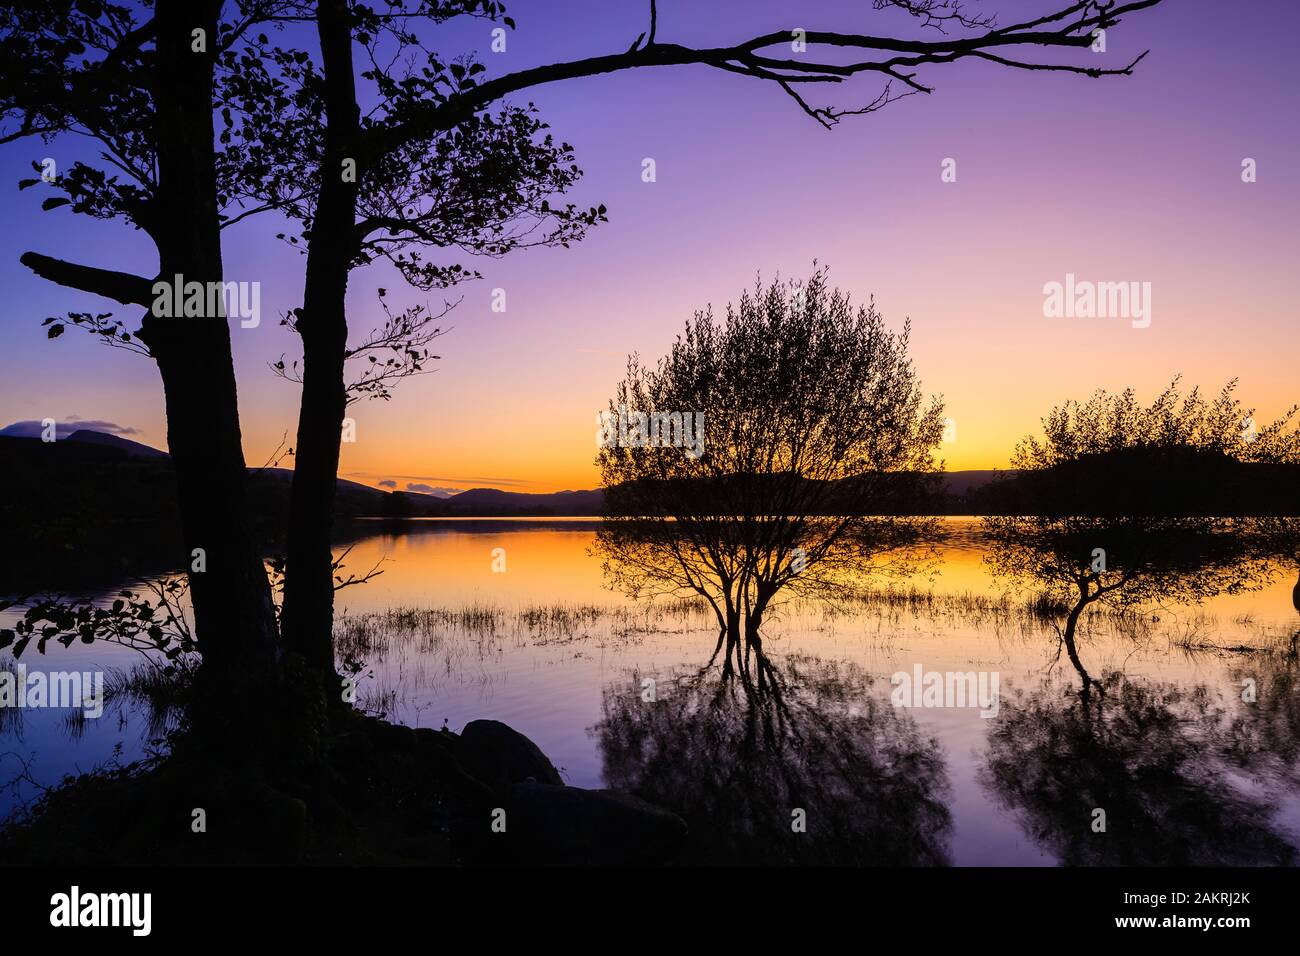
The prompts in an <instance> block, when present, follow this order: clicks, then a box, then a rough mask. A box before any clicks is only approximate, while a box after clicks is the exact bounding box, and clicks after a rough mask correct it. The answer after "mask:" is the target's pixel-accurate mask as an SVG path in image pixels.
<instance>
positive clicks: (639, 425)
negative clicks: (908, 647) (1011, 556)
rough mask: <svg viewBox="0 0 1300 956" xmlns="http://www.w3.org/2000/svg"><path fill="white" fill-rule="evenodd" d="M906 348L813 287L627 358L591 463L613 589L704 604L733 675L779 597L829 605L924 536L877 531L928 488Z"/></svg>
mask: <svg viewBox="0 0 1300 956" xmlns="http://www.w3.org/2000/svg"><path fill="white" fill-rule="evenodd" d="M907 346H908V328H907V327H906V326H904V329H903V331H902V332H899V333H896V332H891V331H889V330H888V329H887V328H886V327H885V324H884V320H883V318H882V317H881V315H880V313H878V312H877V311H876V309H875V306H874V305H866V306H857V307H855V306H854V305H853V304H852V303H851V302H850V301H849V298H848V296H846V295H845V294H843V293H841V292H839V291H838V290H834V291H832V290H831V289H829V288H828V287H827V285H826V273H825V270H824V269H822V270H818V271H816V272H814V273H813V275H812V277H811V278H810V279H809V280H808V282H807V283H806V284H805V285H795V284H780V283H772V284H770V285H768V286H767V287H766V288H764V287H763V286H761V285H759V286H756V288H755V290H754V291H753V292H752V293H749V292H747V293H745V294H744V295H743V296H742V297H741V299H740V301H739V303H738V304H737V305H735V306H734V307H732V306H728V309H727V314H726V318H725V319H724V320H723V321H721V322H718V321H716V320H715V319H714V317H713V315H712V313H711V312H699V313H696V315H695V317H694V318H693V319H692V320H690V321H688V322H687V324H686V329H685V331H684V332H683V334H682V335H681V336H679V337H678V339H677V340H676V342H674V344H673V347H672V349H671V351H670V352H669V354H668V356H667V357H665V358H664V359H662V360H660V362H659V363H658V365H657V366H656V367H654V368H646V367H644V366H642V365H641V364H640V362H639V360H638V359H637V358H636V357H635V356H634V357H632V358H631V359H630V360H629V362H628V372H627V377H626V378H625V379H624V380H623V381H622V382H621V383H619V385H618V389H617V392H616V395H615V397H614V399H612V400H611V402H610V410H609V412H608V413H606V414H607V416H608V417H607V418H606V423H607V428H608V429H609V434H608V435H607V436H605V437H606V441H605V446H606V447H603V448H602V449H601V451H600V453H599V455H598V457H597V464H598V465H599V466H600V470H601V482H602V484H603V485H604V486H605V503H606V512H607V514H606V520H605V522H604V523H603V524H602V526H601V528H600V530H599V531H598V532H597V543H598V548H599V549H600V551H601V553H602V554H603V555H604V556H605V559H606V560H605V570H606V573H607V575H608V577H609V578H610V580H611V581H612V582H613V584H614V585H615V586H617V587H619V588H621V589H623V590H625V591H626V592H628V593H629V594H631V595H632V596H634V597H637V598H644V597H654V596H657V595H668V596H697V595H698V596H699V597H702V598H704V600H705V601H707V602H708V604H709V606H710V607H711V608H712V609H713V612H714V614H715V616H716V618H717V622H718V628H719V636H718V647H719V649H721V648H723V646H724V644H725V648H726V652H725V655H724V658H723V663H724V670H725V671H726V672H728V673H730V671H731V668H732V661H733V658H734V660H735V663H736V664H740V665H742V666H743V665H744V664H745V663H746V661H747V660H748V656H749V653H750V651H751V650H753V651H757V652H758V657H757V659H758V661H759V662H760V663H761V662H762V660H763V658H762V639H761V636H760V629H761V626H762V623H763V618H764V615H765V614H766V613H767V611H768V609H769V607H770V606H771V604H772V602H773V600H774V599H776V598H777V596H778V594H780V593H781V592H783V591H785V592H787V593H796V594H813V595H818V596H822V597H832V598H833V597H835V596H836V595H839V594H842V593H844V592H846V591H851V590H852V589H853V587H854V586H855V585H856V583H857V582H858V578H859V575H860V574H861V573H862V572H863V571H865V570H866V569H867V566H868V565H869V564H871V563H872V562H873V561H876V560H877V559H880V558H882V556H885V555H889V554H894V555H898V554H899V553H900V551H901V549H902V546H903V545H905V544H908V543H911V542H913V541H915V540H916V539H917V538H918V537H919V535H920V533H921V532H922V531H923V530H924V528H925V526H926V524H927V522H926V521H924V520H923V519H909V518H897V517H888V515H891V514H893V513H896V512H897V511H898V510H899V509H898V506H899V505H900V504H905V503H906V502H907V501H908V500H909V499H910V498H911V497H912V495H913V494H915V492H916V489H917V486H918V485H919V484H920V483H921V482H922V481H923V480H924V478H925V476H926V475H928V474H930V473H933V472H934V470H935V467H936V466H935V462H934V459H933V451H934V449H935V448H936V446H937V445H938V444H939V441H940V438H941V434H942V430H943V421H942V419H941V417H940V416H941V413H942V406H941V405H940V404H939V403H938V401H937V400H932V401H931V402H929V403H928V404H927V403H926V402H925V401H924V399H923V397H922V394H921V388H920V385H919V383H918V382H917V379H916V375H915V372H914V370H913V368H912V363H911V359H910V358H909V357H908V354H907ZM678 426H680V427H678ZM656 436H657V437H656ZM881 515H885V517H881ZM742 653H743V656H742ZM715 654H716V651H715ZM762 677H763V674H762V671H761V670H760V672H759V678H760V679H762Z"/></svg>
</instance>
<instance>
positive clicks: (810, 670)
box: [593, 657, 951, 866]
mask: <svg viewBox="0 0 1300 956" xmlns="http://www.w3.org/2000/svg"><path fill="white" fill-rule="evenodd" d="M766 666H767V668H768V673H769V676H770V678H771V683H769V685H768V686H767V689H764V690H760V689H759V688H758V687H757V685H756V684H755V683H751V682H749V681H745V680H741V679H739V678H738V677H736V676H734V675H729V674H727V673H724V672H722V671H720V670H718V669H717V668H705V669H703V670H698V671H695V672H692V673H690V674H686V675H679V676H677V677H676V678H674V679H671V680H667V681H659V682H656V683H653V684H645V683H643V680H642V678H641V677H640V675H634V676H633V678H632V679H631V680H630V681H628V682H626V683H618V684H615V685H612V686H610V687H608V688H606V690H605V695H604V702H603V708H602V709H603V717H602V719H601V721H600V723H599V724H597V726H596V727H595V728H594V731H593V733H594V734H595V736H596V738H597V741H598V744H599V747H600V753H601V757H602V759H603V761H604V773H605V778H606V780H607V781H608V783H609V785H610V786H612V787H618V788H622V789H626V790H630V791H632V792H633V793H636V794H637V795H639V796H641V797H643V798H645V799H647V800H650V801H651V802H654V803H657V804H659V805H661V806H665V807H668V808H670V809H672V810H674V811H676V812H677V813H679V814H680V815H681V816H683V817H684V818H685V819H686V821H687V823H688V824H689V826H690V832H691V835H692V836H691V840H692V845H691V849H690V851H689V856H690V859H689V862H695V863H727V864H745V865H773V864H803V865H808V864H812V865H817V864H822V865H875V866H895V865H936V864H944V863H947V862H948V859H949V855H948V848H947V843H948V839H949V835H950V829H951V816H950V814H949V811H948V808H947V805H946V800H947V796H948V791H949V785H948V780H947V775H946V771H945V766H944V760H943V755H942V751H941V749H940V747H939V744H938V742H937V741H936V740H934V739H933V738H931V737H927V736H926V735H924V734H922V733H921V732H920V731H919V730H918V729H917V727H916V725H915V723H914V722H913V721H912V720H911V719H910V718H909V717H908V716H906V715H905V714H903V713H901V712H899V711H897V710H895V708H894V707H893V706H892V705H891V704H890V703H889V700H888V692H887V688H885V689H884V690H883V691H882V690H878V689H877V687H876V681H875V680H873V679H872V678H871V677H870V676H869V675H867V674H865V673H864V672H863V671H862V670H861V669H859V668H856V667H854V666H852V665H849V664H845V663H842V662H834V661H825V660H820V659H818V658H814V657H792V658H787V659H784V660H782V662H781V663H780V666H779V667H778V666H777V665H776V663H774V662H773V661H770V660H769V661H767V662H766ZM650 690H653V694H650V693H647V692H648V691H650ZM648 697H652V698H653V699H647V698H648ZM799 811H802V814H800V812H799ZM801 820H802V821H803V822H804V823H805V824H806V829H803V830H802V832H801V827H800V821H801Z"/></svg>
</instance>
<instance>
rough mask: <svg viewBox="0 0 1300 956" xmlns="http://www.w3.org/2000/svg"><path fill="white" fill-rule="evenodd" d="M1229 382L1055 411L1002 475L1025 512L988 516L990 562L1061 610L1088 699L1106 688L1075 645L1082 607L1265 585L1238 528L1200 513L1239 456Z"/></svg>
mask: <svg viewBox="0 0 1300 956" xmlns="http://www.w3.org/2000/svg"><path fill="white" fill-rule="evenodd" d="M1234 387H1235V383H1229V385H1228V386H1227V387H1225V388H1224V389H1223V391H1222V392H1221V393H1220V394H1219V395H1218V396H1217V397H1216V398H1215V399H1214V400H1213V401H1207V400H1205V399H1204V398H1202V397H1201V395H1200V393H1199V392H1198V391H1197V390H1195V389H1193V390H1192V391H1191V392H1190V393H1188V394H1187V395H1186V396H1185V397H1183V396H1181V395H1180V394H1179V391H1178V383H1177V380H1175V382H1174V383H1173V384H1171V385H1170V386H1169V387H1168V388H1166V389H1165V390H1164V391H1163V392H1162V393H1161V394H1160V395H1159V396H1158V397H1157V398H1156V399H1155V400H1154V401H1153V402H1152V403H1151V405H1149V406H1146V407H1143V406H1142V405H1140V404H1139V403H1138V401H1137V399H1136V397H1135V396H1134V394H1133V392H1132V390H1128V391H1125V392H1123V393H1121V394H1118V395H1112V394H1108V393H1106V392H1104V391H1098V392H1096V393H1095V394H1094V395H1093V396H1092V397H1091V398H1090V399H1089V400H1088V401H1086V402H1084V403H1082V404H1080V403H1077V402H1067V403H1065V404H1064V405H1062V406H1060V407H1058V408H1056V409H1054V410H1053V411H1052V412H1051V414H1049V415H1048V416H1047V417H1046V418H1045V419H1043V426H1044V435H1043V437H1042V438H1041V439H1040V438H1035V437H1032V436H1031V437H1029V438H1026V439H1025V440H1024V441H1023V442H1021V444H1020V445H1019V446H1018V447H1017V450H1016V454H1015V456H1014V459H1013V465H1014V467H1015V468H1017V469H1020V473H1019V474H1018V475H1016V476H1015V478H1013V479H1010V480H1012V481H1014V482H1015V483H1016V485H1017V486H1018V489H1019V494H1018V497H1017V500H1018V501H1019V502H1020V503H1021V505H1022V509H1023V511H1024V512H1026V513H1023V514H1016V515H1002V516H993V517H987V518H984V519H983V525H984V530H985V532H986V533H987V534H988V536H989V538H990V541H991V547H990V550H989V553H988V555H987V557H986V560H987V561H988V562H989V564H990V565H991V567H992V569H993V571H994V572H995V573H996V574H1001V575H1008V576H1011V577H1013V578H1017V579H1020V580H1022V581H1026V582H1032V583H1035V584H1037V585H1039V586H1040V587H1042V588H1045V589H1046V590H1047V592H1048V594H1049V596H1050V597H1051V599H1052V600H1053V601H1055V602H1057V603H1059V604H1060V605H1062V606H1063V607H1065V608H1066V609H1067V611H1066V613H1065V615H1064V621H1063V623H1058V624H1056V627H1057V632H1058V634H1059V635H1060V638H1061V641H1062V644H1063V645H1064V647H1065V650H1066V653H1067V654H1068V656H1069V658H1070V662H1071V664H1073V665H1074V667H1075V669H1076V670H1078V672H1079V674H1080V676H1081V677H1082V678H1083V681H1084V692H1085V693H1087V692H1088V691H1089V689H1090V688H1091V687H1093V686H1100V684H1099V682H1098V681H1096V680H1095V679H1094V678H1092V677H1091V676H1090V675H1089V674H1088V672H1087V670H1086V669H1085V668H1084V665H1083V662H1082V660H1081V659H1080V657H1079V653H1078V646H1077V641H1076V637H1077V632H1078V627H1079V621H1080V618H1081V617H1082V615H1083V613H1084V611H1085V610H1087V609H1088V608H1089V607H1091V606H1093V605H1098V604H1100V605H1103V606H1109V607H1112V608H1118V609H1124V608H1131V607H1135V606H1139V605H1144V604H1153V603H1157V604H1158V603H1161V602H1165V601H1168V602H1170V603H1179V602H1199V601H1201V600H1203V599H1204V598H1207V597H1210V596H1212V595H1214V594H1219V593H1225V592H1226V593H1236V592H1238V591H1241V590H1247V589H1254V588H1256V587H1259V586H1260V585H1261V584H1262V582H1263V580H1265V578H1266V576H1267V570H1268V569H1267V563H1266V562H1265V561H1264V560H1263V559H1262V558H1260V557H1259V555H1258V554H1257V553H1255V551H1254V549H1253V548H1252V547H1250V541H1249V537H1248V535H1247V534H1245V533H1244V530H1243V528H1242V526H1241V524H1240V522H1236V521H1233V520H1230V519H1226V518H1221V517H1218V516H1217V515H1215V514H1213V513H1205V512H1204V510H1202V508H1201V506H1202V504H1204V502H1205V501H1206V500H1207V498H1208V500H1213V498H1214V497H1215V496H1214V495H1213V494H1208V495H1207V489H1212V488H1213V486H1214V485H1215V484H1216V483H1220V482H1222V481H1224V480H1227V478H1226V477H1225V476H1230V475H1233V474H1235V468H1234V466H1235V465H1236V464H1237V463H1239V462H1240V460H1241V459H1242V457H1243V456H1244V455H1245V454H1246V452H1247V447H1248V443H1249V439H1248V437H1247V435H1248V432H1246V431H1245V430H1244V429H1243V422H1244V421H1245V420H1246V419H1247V418H1248V417H1249V412H1248V410H1246V409H1244V408H1243V407H1242V406H1241V404H1240V402H1239V401H1238V400H1237V399H1236V397H1235V396H1234V395H1233V390H1234Z"/></svg>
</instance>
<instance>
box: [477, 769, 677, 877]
mask: <svg viewBox="0 0 1300 956" xmlns="http://www.w3.org/2000/svg"><path fill="white" fill-rule="evenodd" d="M685 836H686V822H685V821H684V820H682V818H681V817H679V816H677V815H676V814H675V813H670V812H668V811H667V810H664V809H661V808H660V807H656V806H654V805H653V804H650V803H646V802H645V801H644V800H641V799H640V798H638V797H634V796H632V795H631V794H629V793H623V792H622V791H619V790H583V789H581V788H579V787H554V786H546V785H544V784H537V783H520V784H516V785H515V786H513V787H511V789H510V797H509V800H508V801H507V805H506V831H505V832H504V833H500V834H496V835H494V836H493V838H492V839H493V842H496V841H502V842H501V844H500V848H501V849H502V850H504V851H506V852H507V854H508V855H509V856H510V857H511V858H512V859H513V860H514V861H515V862H518V863H531V864H543V865H553V866H654V865H658V864H662V863H666V862H668V861H669V860H671V859H672V858H673V856H674V855H675V854H676V852H677V849H678V847H679V846H680V845H681V843H682V840H683V838H684V837H685Z"/></svg>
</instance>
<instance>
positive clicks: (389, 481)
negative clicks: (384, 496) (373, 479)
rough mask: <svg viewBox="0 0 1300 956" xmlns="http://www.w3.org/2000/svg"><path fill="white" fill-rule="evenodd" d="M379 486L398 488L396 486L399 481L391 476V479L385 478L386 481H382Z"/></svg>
mask: <svg viewBox="0 0 1300 956" xmlns="http://www.w3.org/2000/svg"><path fill="white" fill-rule="evenodd" d="M379 487H380V488H396V487H397V482H395V481H393V479H391V478H389V479H387V480H385V481H381V482H380V483H379Z"/></svg>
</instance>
